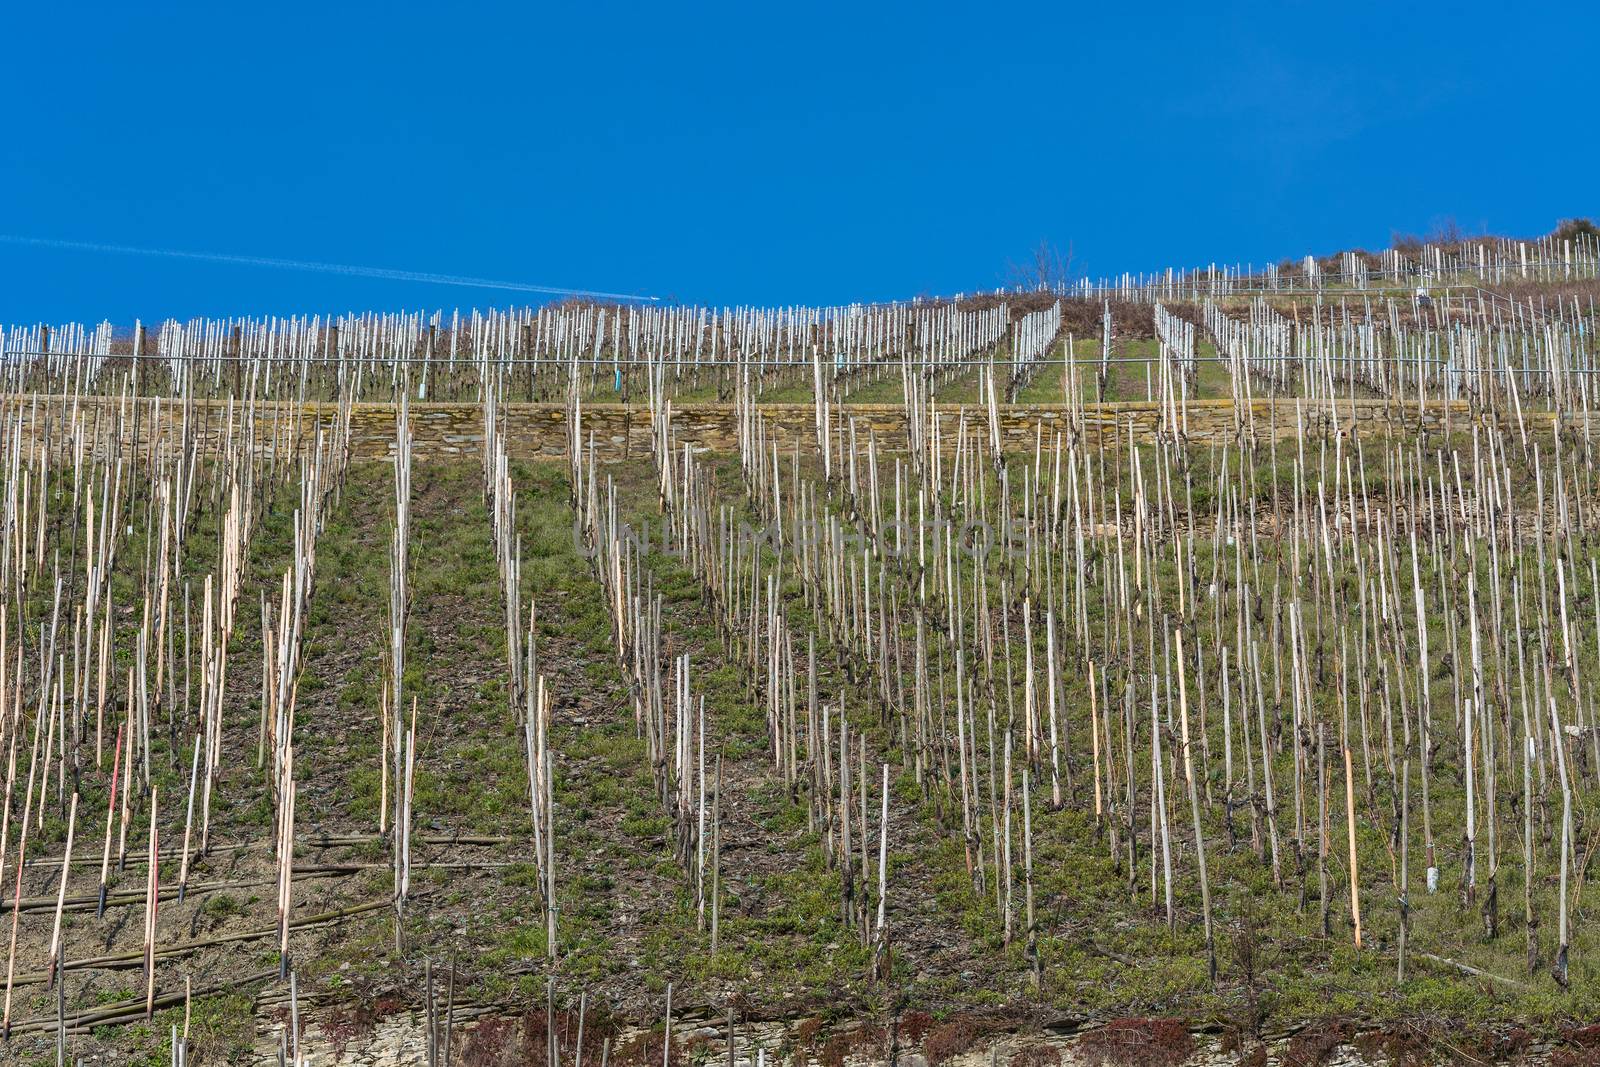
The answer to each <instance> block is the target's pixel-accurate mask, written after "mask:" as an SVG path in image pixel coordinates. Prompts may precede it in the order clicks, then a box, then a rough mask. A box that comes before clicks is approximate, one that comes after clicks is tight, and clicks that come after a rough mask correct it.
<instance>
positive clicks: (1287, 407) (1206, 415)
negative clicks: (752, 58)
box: [0, 396, 1600, 461]
mask: <svg viewBox="0 0 1600 1067" xmlns="http://www.w3.org/2000/svg"><path fill="white" fill-rule="evenodd" d="M736 410H737V409H736V408H735V407H734V406H733V405H731V404H707V403H698V404H684V405H682V406H676V407H674V408H673V410H672V422H673V428H674V432H675V434H676V435H677V438H678V440H679V441H680V442H683V443H687V444H689V445H691V446H692V447H694V448H696V449H699V450H704V451H723V452H728V451H732V450H733V449H734V448H735V447H736V437H735V419H736ZM759 410H760V411H761V414H762V416H763V418H764V419H765V421H766V423H767V427H768V439H769V440H770V441H772V442H773V443H775V444H776V445H777V446H778V447H779V448H780V449H781V450H783V451H784V452H788V451H791V450H792V449H793V448H794V447H795V446H796V444H798V446H799V447H800V449H801V450H802V451H807V452H811V451H815V450H816V447H817V437H816V421H815V420H816V413H815V409H814V408H813V407H812V406H811V405H810V404H763V405H760V407H759ZM1080 410H1081V412H1082V417H1083V428H1084V436H1085V438H1086V441H1087V443H1088V444H1089V445H1090V446H1095V445H1097V444H1099V443H1102V442H1103V443H1104V444H1106V445H1108V446H1115V445H1120V444H1124V443H1126V442H1127V441H1128V440H1129V438H1130V436H1131V438H1132V440H1133V441H1135V442H1137V443H1149V442H1152V441H1154V440H1155V439H1156V436H1157V434H1158V432H1159V431H1160V428H1161V423H1162V410H1161V405H1160V404H1156V403H1144V402H1139V403H1109V404H1086V405H1084V406H1083V407H1082V408H1081V409H1080ZM397 412H398V407H397V406H396V405H394V404H387V403H383V404H370V403H362V404H355V405H353V406H352V408H351V412H350V422H351V448H352V453H353V455H354V456H355V458H357V459H382V458H385V457H388V456H390V455H392V453H393V449H394V430H395V418H396V415H397ZM338 414H339V408H338V406H337V405H335V404H328V403H306V404H296V403H289V402H284V403H262V404H258V405H257V406H256V409H255V439H256V450H257V452H258V453H261V454H263V455H270V454H274V453H276V454H280V455H281V454H285V453H288V452H294V451H296V450H298V449H300V448H303V447H305V445H307V444H308V443H309V442H310V441H312V440H314V437H315V433H316V431H317V428H318V426H319V425H321V426H323V427H328V426H331V425H332V423H333V421H334V420H335V419H336V418H337V417H338ZM501 415H502V419H503V426H504V432H505V439H506V442H507V444H508V446H509V448H510V451H511V453H512V455H513V456H515V457H517V458H524V459H525V458H539V457H544V458H557V457H561V456H564V455H566V452H567V443H568V439H569V430H568V411H567V408H566V406H565V405H562V404H506V405H503V406H502V407H501ZM934 417H936V418H937V420H938V425H939V438H940V444H941V446H942V447H943V448H944V450H945V451H947V452H948V451H951V450H953V449H954V447H955V445H956V442H957V441H958V440H959V438H960V433H961V428H962V426H963V424H964V425H965V428H966V432H967V433H968V434H976V435H979V436H981V437H984V438H987V437H988V435H989V432H990V430H989V417H988V412H987V410H986V409H985V408H983V407H981V406H970V407H954V406H952V407H947V408H939V409H937V412H936V415H935V416H934ZM0 418H3V419H4V420H5V421H6V423H7V424H9V425H15V424H16V423H17V422H20V424H21V426H22V427H23V430H24V433H25V434H27V435H28V436H27V438H26V439H27V440H28V441H29V443H30V445H31V446H32V449H33V450H37V447H38V444H39V443H40V442H41V441H45V440H47V441H49V442H50V443H51V444H52V446H53V447H56V448H58V449H69V448H71V447H72V441H73V431H72V429H71V427H72V426H73V424H74V419H76V420H77V421H78V425H79V426H80V427H81V433H82V435H83V437H84V439H85V440H86V441H91V442H92V441H98V442H103V441H104V440H106V439H108V438H109V437H110V435H112V434H117V435H119V436H120V438H121V439H122V440H123V441H124V442H125V443H127V442H132V441H137V442H138V443H139V445H140V446H141V447H149V446H150V445H151V444H152V442H153V441H155V440H156V439H166V438H169V437H170V436H171V435H173V434H175V433H176V432H177V431H178V429H179V428H181V426H182V425H183V420H184V419H185V418H187V419H190V420H192V422H193V427H194V435H195V437H196V438H197V439H198V440H199V442H200V444H201V445H202V447H204V448H210V449H215V448H216V447H217V445H218V442H219V440H220V439H221V438H223V437H225V436H230V435H231V436H233V437H236V438H237V437H238V436H240V435H241V433H242V427H243V425H244V421H245V420H244V418H243V415H242V412H241V409H240V407H239V405H237V404H232V405H230V404H229V403H227V402H226V401H191V402H190V403H189V404H188V405H187V406H185V405H184V404H183V402H182V401H176V400H167V399H146V400H143V401H140V402H138V403H137V404H133V403H124V402H122V401H120V400H118V399H117V398H112V397H89V398H80V399H79V400H77V401H76V402H74V401H73V400H72V399H70V398H64V397H32V396H10V397H0ZM1072 418H1073V414H1072V411H1071V410H1070V409H1069V408H1067V407H1065V406H1064V405H1004V406H1002V407H1000V408H999V411H998V424H999V431H1000V437H1001V443H1002V447H1003V448H1004V449H1005V450H1006V451H1008V452H1016V451H1032V449H1033V447H1034V443H1035V441H1036V440H1039V439H1042V440H1043V441H1044V443H1045V444H1046V445H1047V446H1048V444H1049V443H1050V441H1051V440H1052V438H1053V437H1054V436H1055V435H1056V434H1058V433H1065V432H1067V431H1068V430H1069V429H1070V427H1071V424H1072ZM1492 418H1494V417H1493V416H1484V415H1482V414H1479V413H1474V412H1473V411H1472V410H1471V408H1470V407H1469V405H1468V404H1467V403H1466V402H1465V401H1434V402H1429V403H1427V404H1425V405H1422V406H1419V405H1417V404H1415V403H1410V404H1403V403H1398V402H1390V401H1384V400H1357V401H1344V400H1341V401H1339V402H1337V403H1335V404H1333V405H1331V406H1330V405H1328V404H1326V403H1323V402H1319V401H1297V400H1293V399H1290V400H1256V401H1253V402H1250V403H1248V404H1245V405H1235V404H1234V403H1233V402H1232V401H1228V400H1202V401H1191V402H1190V403H1189V404H1188V405H1186V407H1185V408H1184V409H1183V411H1182V413H1181V422H1182V425H1183V427H1184V433H1185V436H1186V437H1187V438H1188V440H1189V441H1191V442H1200V443H1204V442H1215V443H1218V444H1221V443H1223V442H1225V441H1234V440H1238V439H1240V438H1241V437H1244V438H1253V439H1255V440H1258V441H1261V440H1270V439H1272V438H1274V437H1276V438H1278V439H1280V440H1283V439H1293V438H1295V437H1298V436H1301V435H1310V436H1321V435H1323V434H1326V433H1329V432H1338V433H1341V434H1354V435H1357V436H1360V437H1366V438H1372V437H1385V436H1403V435H1410V434H1414V433H1417V432H1419V431H1421V432H1428V433H1450V432H1464V431H1468V430H1470V428H1471V427H1472V426H1473V425H1474V424H1482V423H1484V422H1486V421H1489V420H1490V419H1492ZM1499 419H1500V421H1502V422H1503V423H1505V424H1507V428H1508V429H1510V430H1512V431H1513V432H1516V431H1518V430H1519V429H1522V430H1525V431H1526V432H1528V433H1530V434H1531V433H1540V434H1548V433H1550V432H1551V429H1552V427H1553V425H1554V417H1553V416H1552V415H1551V413H1549V412H1532V413H1527V414H1525V415H1524V416H1523V417H1522V419H1521V421H1520V423H1519V422H1518V420H1517V419H1516V418H1515V417H1514V416H1504V415H1503V416H1500V417H1499ZM831 421H832V423H833V425H834V426H835V427H836V428H839V429H840V430H842V432H843V434H844V442H845V447H848V446H849V440H850V439H849V433H850V429H851V427H852V426H853V427H854V432H855V441H856V447H865V445H866V443H867V441H868V440H869V439H871V438H873V437H875V438H876V440H877V443H878V446H879V447H880V448H881V449H884V450H887V451H903V450H904V449H905V448H906V442H907V436H906V434H907V418H906V411H905V409H904V408H903V407H901V406H900V405H898V404H871V405H867V404H858V405H849V406H845V407H842V408H838V409H835V410H834V411H833V412H832V414H831ZM1591 421H1592V422H1600V418H1597V419H1596V420H1591ZM582 423H583V434H584V438H585V439H586V440H591V439H592V441H593V442H594V445H595V448H596V450H597V451H598V453H599V454H600V456H601V458H603V459H607V460H612V459H626V458H630V457H632V456H636V455H641V454H647V453H648V452H649V449H650V413H649V411H648V409H647V408H644V407H639V406H633V405H620V404H596V405H590V406H587V407H585V408H584V409H583V411H582ZM1567 424H1568V425H1573V423H1572V422H1571V420H1568V423H1567ZM411 425H412V434H413V448H414V455H415V456H416V458H417V459H418V460H423V461H426V460H428V459H433V458H446V457H454V456H476V455H479V454H480V453H481V450H482V447H483V412H482V409H481V408H480V407H478V406H477V405H474V404H457V403H426V404H424V403H417V404H412V405H411ZM1578 428H1579V429H1581V428H1582V426H1581V423H1580V425H1579V426H1578ZM838 440H839V438H838V437H835V441H838Z"/></svg>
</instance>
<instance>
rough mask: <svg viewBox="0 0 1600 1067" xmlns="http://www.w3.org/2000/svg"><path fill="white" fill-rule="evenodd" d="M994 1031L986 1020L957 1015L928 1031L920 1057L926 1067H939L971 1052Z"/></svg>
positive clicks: (991, 1024) (992, 1025) (992, 1026)
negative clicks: (926, 1062) (954, 1057)
mask: <svg viewBox="0 0 1600 1067" xmlns="http://www.w3.org/2000/svg"><path fill="white" fill-rule="evenodd" d="M994 1029H995V1027H994V1024H993V1023H991V1022H989V1021H988V1020H986V1019H979V1018H975V1017H974V1016H971V1015H959V1016H957V1017H955V1018H954V1019H951V1020H950V1021H949V1022H946V1023H943V1024H941V1025H939V1026H935V1027H934V1028H933V1029H931V1030H929V1031H928V1036H927V1037H926V1038H924V1039H923V1042H922V1055H923V1057H924V1058H926V1059H927V1061H928V1067H939V1064H941V1063H943V1062H945V1061H946V1060H948V1059H950V1058H951V1057H952V1056H959V1055H961V1054H962V1053H963V1052H970V1051H972V1049H973V1048H975V1047H976V1046H977V1045H978V1044H979V1043H980V1042H981V1041H982V1040H983V1038H984V1036H985V1035H986V1034H990V1033H993V1032H994Z"/></svg>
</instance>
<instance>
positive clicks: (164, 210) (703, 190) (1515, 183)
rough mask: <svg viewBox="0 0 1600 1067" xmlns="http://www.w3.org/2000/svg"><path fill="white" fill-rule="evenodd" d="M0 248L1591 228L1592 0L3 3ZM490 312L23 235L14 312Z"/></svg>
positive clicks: (493, 250) (1243, 255)
mask: <svg viewBox="0 0 1600 1067" xmlns="http://www.w3.org/2000/svg"><path fill="white" fill-rule="evenodd" d="M0 25H3V26H4V27H5V28H6V30H7V32H6V33H5V34H4V36H5V38H6V39H7V40H8V41H9V42H10V45H11V47H9V48H8V49H7V50H6V74H7V77H6V80H5V85H4V88H3V89H0V92H3V93H4V100H5V104H4V106H3V108H0V130H3V133H4V136H3V138H0V234H6V235H11V236H21V237H27V238H44V239H52V240H64V241H81V242H92V243H98V244H110V245H123V246H134V247H146V248H167V249H182V250H193V251H202V252H215V253H225V254H230V255H240V256H259V257H269V258H276V259H291V260H303V261H319V262H331V263H341V264H356V265H362V266H372V267H383V268H395V269H400V270H409V271H417V272H425V273H442V274H450V275H469V276H475V277H483V278H492V279H507V280H515V281H520V282H528V283H534V284H542V285H550V286H563V287H574V288H590V289H602V290H607V291H622V292H629V293H640V294H650V295H656V296H660V297H663V298H671V299H677V300H683V301H695V302H708V303H716V304H732V303H786V302H806V303H833V302H845V301H850V300H883V299H893V298H903V297H911V296H915V295H917V294H919V293H952V292H956V291H960V290H967V291H971V290H974V289H977V288H988V287H993V286H995V285H996V284H1000V283H1003V282H1005V281H1006V280H1007V264H1008V262H1014V261H1021V260H1022V259H1024V258H1025V257H1026V256H1027V254H1028V251H1029V249H1030V248H1032V247H1033V246H1034V245H1035V244H1037V243H1038V242H1039V241H1040V240H1049V241H1052V242H1054V243H1055V244H1057V245H1058V246H1060V247H1061V248H1063V249H1065V248H1067V247H1069V246H1070V247H1071V249H1072V250H1073V253H1074V256H1075V260H1074V262H1075V266H1077V267H1079V268H1081V269H1083V270H1085V271H1087V272H1089V273H1091V274H1093V275H1097V276H1098V275H1107V274H1112V273H1115V272H1118V271H1122V270H1133V271H1137V270H1149V269H1155V268H1162V267H1166V266H1194V265H1203V264H1205V263H1208V262H1211V261H1214V260H1215V261H1230V262H1231V261H1234V260H1240V261H1246V260H1248V261H1254V262H1257V263H1259V262H1262V261H1264V260H1267V259H1278V258H1283V257H1292V256H1299V255H1303V254H1305V253H1307V252H1328V251H1332V250H1335V249H1338V248H1342V247H1349V246H1356V245H1361V246H1367V247H1378V246H1381V245H1383V244H1384V243H1386V241H1387V240H1388V237H1389V235H1390V233H1391V231H1393V230H1407V231H1422V230H1426V229H1427V228H1428V227H1429V226H1430V225H1432V224H1434V223H1435V222H1437V221H1438V220H1440V219H1442V218H1445V217H1452V218H1454V219H1455V220H1456V221H1457V222H1458V223H1459V224H1460V225H1461V226H1462V227H1463V228H1464V229H1466V230H1469V231H1480V230H1488V231H1492V232H1509V233H1517V234H1533V233H1540V232H1544V231H1546V230H1548V229H1550V228H1551V227H1552V226H1553V225H1554V223H1555V221H1556V220H1557V218H1559V217H1561V216H1565V215H1573V214H1594V213H1600V175H1597V174H1596V170H1597V163H1600V142H1597V133H1600V122H1597V121H1596V117H1595V116H1596V110H1595V76H1594V73H1593V71H1594V65H1593V58H1592V57H1593V48H1594V43H1595V41H1596V40H1597V39H1600V14H1597V13H1596V5H1589V4H1586V5H1577V4H1573V5H1561V4H1542V5H1540V4H1526V5H1520V6H1517V7H1510V8H1508V7H1506V6H1504V5H1500V4H1487V3H1475V2H1466V3H1458V4H1452V5H1440V4H1434V5H1426V6H1413V5H1409V4H1364V3H1345V4H1341V5H1329V4H1314V5H1313V4H1297V3H1288V4H1259V5H1254V4H1244V5H1220V6H1219V5H1215V4H1184V5H1170V6H1169V5H1164V4H1153V5H1152V4H1143V5H1133V4H1120V5H1106V4H1064V3H1059V2H1057V3H1052V4H1046V5H1039V6H1031V5H1020V4H1019V5H1004V6H999V5H997V6H990V5H982V4H967V5H962V6H944V5H938V4H916V5H909V4H908V5H869V4H853V5H830V4H811V5H804V6H801V5H795V6H777V5H758V4H746V5H737V6H733V5H730V6H716V7H713V6H691V7H679V6H677V5H664V4H651V5H637V6H636V5H627V4H585V5H573V6H570V7H556V6H548V7H546V6H540V5H517V6H514V7H512V6H508V7H504V8H498V7H488V6H479V5H473V4H454V5H449V6H443V5H440V6H432V5H430V6H426V7H423V6H418V7H412V6H409V5H405V4H390V5H382V6H370V7H369V6H362V5H354V4H351V5H346V4H318V5H315V6H310V5H297V4H292V3H291V4H279V5H272V6H271V7H270V8H267V7H261V6H247V5H231V4H230V5H214V4H208V5H204V6H200V5H196V6H193V7H188V6H176V5H157V6H155V7H152V8H150V9H148V10H145V9H143V5H117V6H106V7H103V8H94V7H88V8H78V9H76V10H74V11H70V12H69V11H66V10H65V9H64V8H62V7H59V6H55V5H43V4H29V5H11V6H10V7H8V9H7V11H6V14H5V15H4V16H3V17H0ZM526 299H529V298H527V297H523V296H521V295H519V294H515V293H507V292H504V291H493V290H477V289H468V288H456V287H448V286H442V285H434V284H418V283H414V282H401V281H396V280H390V279H372V278H352V277H342V276H337V275H332V274H326V273H308V272H298V271H289V270H283V269H276V268H268V267H262V266H246V265H242V264H223V263H216V262H199V261H192V260H179V259H171V258H155V257H145V256H134V255H128V254H118V253H111V252H87V251H81V250H68V249H64V248H52V247H44V246H40V245H30V244H17V243H11V242H5V241H0V322H4V323H18V322H35V321H41V320H43V321H48V322H60V321H67V320H83V321H98V320H100V319H102V318H109V319H111V320H112V321H113V322H117V323H124V322H131V320H132V319H133V318H135V317H136V316H137V317H143V318H145V319H146V320H151V319H157V318H161V317H165V316H169V315H170V316H177V317H180V318H186V317H189V316H195V315H229V314H251V315H263V314H295V313H313V312H329V311H334V312H338V311H345V310H350V309H369V308H371V309H382V310H393V309H401V308H430V309H431V308H436V307H443V308H445V309H449V308H451V307H457V306H459V307H462V308H469V307H473V306H480V307H484V306H490V305H503V304H506V303H508V302H524V301H525V300H526Z"/></svg>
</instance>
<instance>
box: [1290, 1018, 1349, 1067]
mask: <svg viewBox="0 0 1600 1067" xmlns="http://www.w3.org/2000/svg"><path fill="white" fill-rule="evenodd" d="M1349 1037H1350V1031H1349V1027H1348V1026H1347V1025H1346V1024H1345V1023H1344V1022H1343V1020H1338V1019H1335V1020H1333V1021H1331V1022H1324V1023H1317V1024H1316V1025H1315V1026H1308V1027H1306V1028H1305V1029H1304V1030H1302V1031H1300V1032H1299V1033H1298V1034H1295V1035H1294V1036H1293V1037H1291V1038H1290V1039H1289V1047H1288V1048H1287V1049H1285V1050H1284V1053H1283V1063H1284V1067H1321V1065H1322V1064H1323V1063H1326V1062H1327V1060H1328V1057H1329V1056H1331V1055H1333V1050H1334V1049H1336V1048H1338V1047H1339V1046H1340V1045H1342V1044H1343V1043H1344V1042H1345V1041H1346V1040H1348V1039H1349Z"/></svg>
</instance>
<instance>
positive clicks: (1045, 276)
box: [1006, 240, 1075, 292]
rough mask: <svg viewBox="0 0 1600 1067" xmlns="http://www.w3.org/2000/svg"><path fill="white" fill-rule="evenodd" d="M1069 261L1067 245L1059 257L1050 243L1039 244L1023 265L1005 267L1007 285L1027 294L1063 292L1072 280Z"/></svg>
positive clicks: (1069, 248) (1059, 252)
mask: <svg viewBox="0 0 1600 1067" xmlns="http://www.w3.org/2000/svg"><path fill="white" fill-rule="evenodd" d="M1072 259H1073V255H1072V244H1071V242H1068V244H1067V250H1066V252H1065V253H1064V254H1063V253H1062V251H1061V250H1060V249H1059V248H1057V247H1056V246H1055V245H1054V244H1052V243H1051V242H1050V241H1048V240H1041V241H1040V242H1039V243H1038V244H1037V245H1035V246H1034V248H1033V251H1032V252H1031V253H1029V255H1028V258H1027V260H1026V261H1024V262H1023V263H1020V264H1018V263H1013V262H1009V261H1008V262H1007V263H1006V273H1007V275H1008V278H1009V282H1008V284H1009V285H1010V286H1011V287H1013V288H1017V289H1023V290H1026V291H1028V292H1047V291H1048V292H1056V291H1059V290H1061V289H1064V288H1066V287H1067V285H1068V283H1070V282H1071V281H1072V280H1073V278H1074V277H1075V275H1074V273H1073V269H1072Z"/></svg>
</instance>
